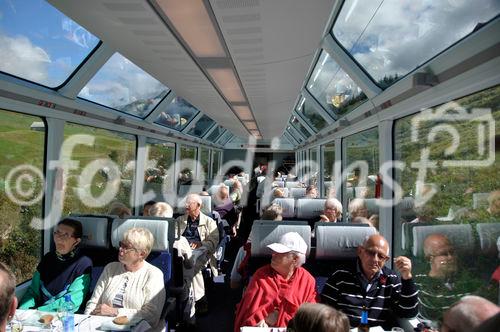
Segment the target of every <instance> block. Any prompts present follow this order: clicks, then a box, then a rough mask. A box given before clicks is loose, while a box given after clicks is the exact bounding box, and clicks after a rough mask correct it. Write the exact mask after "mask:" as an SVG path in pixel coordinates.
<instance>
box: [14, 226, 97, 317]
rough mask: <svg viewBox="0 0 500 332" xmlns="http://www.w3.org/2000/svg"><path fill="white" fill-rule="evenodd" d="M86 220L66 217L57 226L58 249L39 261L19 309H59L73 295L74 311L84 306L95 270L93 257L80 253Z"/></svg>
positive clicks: (56, 239)
mask: <svg viewBox="0 0 500 332" xmlns="http://www.w3.org/2000/svg"><path fill="white" fill-rule="evenodd" d="M82 235H83V230H82V224H81V223H80V222H79V221H78V220H75V219H71V218H65V219H63V220H61V221H60V222H59V223H58V224H57V226H56V227H55V229H54V244H55V251H50V252H48V253H47V254H45V256H43V258H42V259H41V261H40V263H39V264H38V266H37V268H36V271H35V273H34V274H33V278H32V280H31V285H30V287H29V288H28V290H27V291H26V293H25V294H24V296H23V297H22V299H21V302H20V305H19V309H38V310H40V311H57V310H58V309H59V308H60V307H61V305H62V304H63V303H64V302H65V300H64V296H65V295H66V294H69V295H71V301H72V302H73V305H74V311H75V312H76V311H77V310H79V309H80V306H82V307H83V305H82V304H83V301H84V299H85V297H86V296H87V293H88V291H89V286H90V275H91V273H92V261H91V260H90V258H88V257H87V256H83V255H81V254H80V248H79V245H80V243H81V241H82Z"/></svg>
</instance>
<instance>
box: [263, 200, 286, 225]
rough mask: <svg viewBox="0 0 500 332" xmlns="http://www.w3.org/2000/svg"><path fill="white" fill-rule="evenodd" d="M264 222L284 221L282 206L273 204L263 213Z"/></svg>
mask: <svg viewBox="0 0 500 332" xmlns="http://www.w3.org/2000/svg"><path fill="white" fill-rule="evenodd" d="M261 219H262V220H276V221H281V220H283V208H282V207H281V205H279V204H276V203H273V204H271V205H269V206H268V207H267V208H265V209H264V211H263V212H262V217H261Z"/></svg>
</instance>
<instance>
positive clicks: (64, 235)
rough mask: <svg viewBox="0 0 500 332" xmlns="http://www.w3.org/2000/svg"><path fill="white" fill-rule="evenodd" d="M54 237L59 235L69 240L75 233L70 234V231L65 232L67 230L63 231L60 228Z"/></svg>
mask: <svg viewBox="0 0 500 332" xmlns="http://www.w3.org/2000/svg"><path fill="white" fill-rule="evenodd" d="M52 234H54V237H58V238H60V239H62V240H67V239H69V238H70V237H73V234H68V233H65V232H61V231H59V230H55V231H54V233H52Z"/></svg>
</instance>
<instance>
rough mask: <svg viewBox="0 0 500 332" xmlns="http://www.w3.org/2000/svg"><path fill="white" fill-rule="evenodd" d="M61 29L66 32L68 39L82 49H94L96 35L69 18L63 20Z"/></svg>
mask: <svg viewBox="0 0 500 332" xmlns="http://www.w3.org/2000/svg"><path fill="white" fill-rule="evenodd" d="M61 29H62V30H63V31H65V32H66V33H65V35H64V37H65V38H66V39H68V40H69V41H71V42H73V43H75V44H76V45H78V46H80V47H83V48H86V49H88V48H91V47H92V48H93V47H94V46H95V44H96V42H97V38H96V37H94V35H92V34H91V33H90V32H88V31H87V30H85V28H82V27H81V26H80V25H78V24H77V23H75V22H74V21H72V20H71V19H69V18H67V17H66V18H63V19H62V20H61Z"/></svg>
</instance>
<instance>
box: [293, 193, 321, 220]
mask: <svg viewBox="0 0 500 332" xmlns="http://www.w3.org/2000/svg"><path fill="white" fill-rule="evenodd" d="M325 201H326V199H323V198H321V199H318V198H300V199H298V200H297V202H296V209H297V218H298V219H307V220H309V219H313V218H318V220H319V215H320V214H322V213H323V210H324V208H325Z"/></svg>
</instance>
